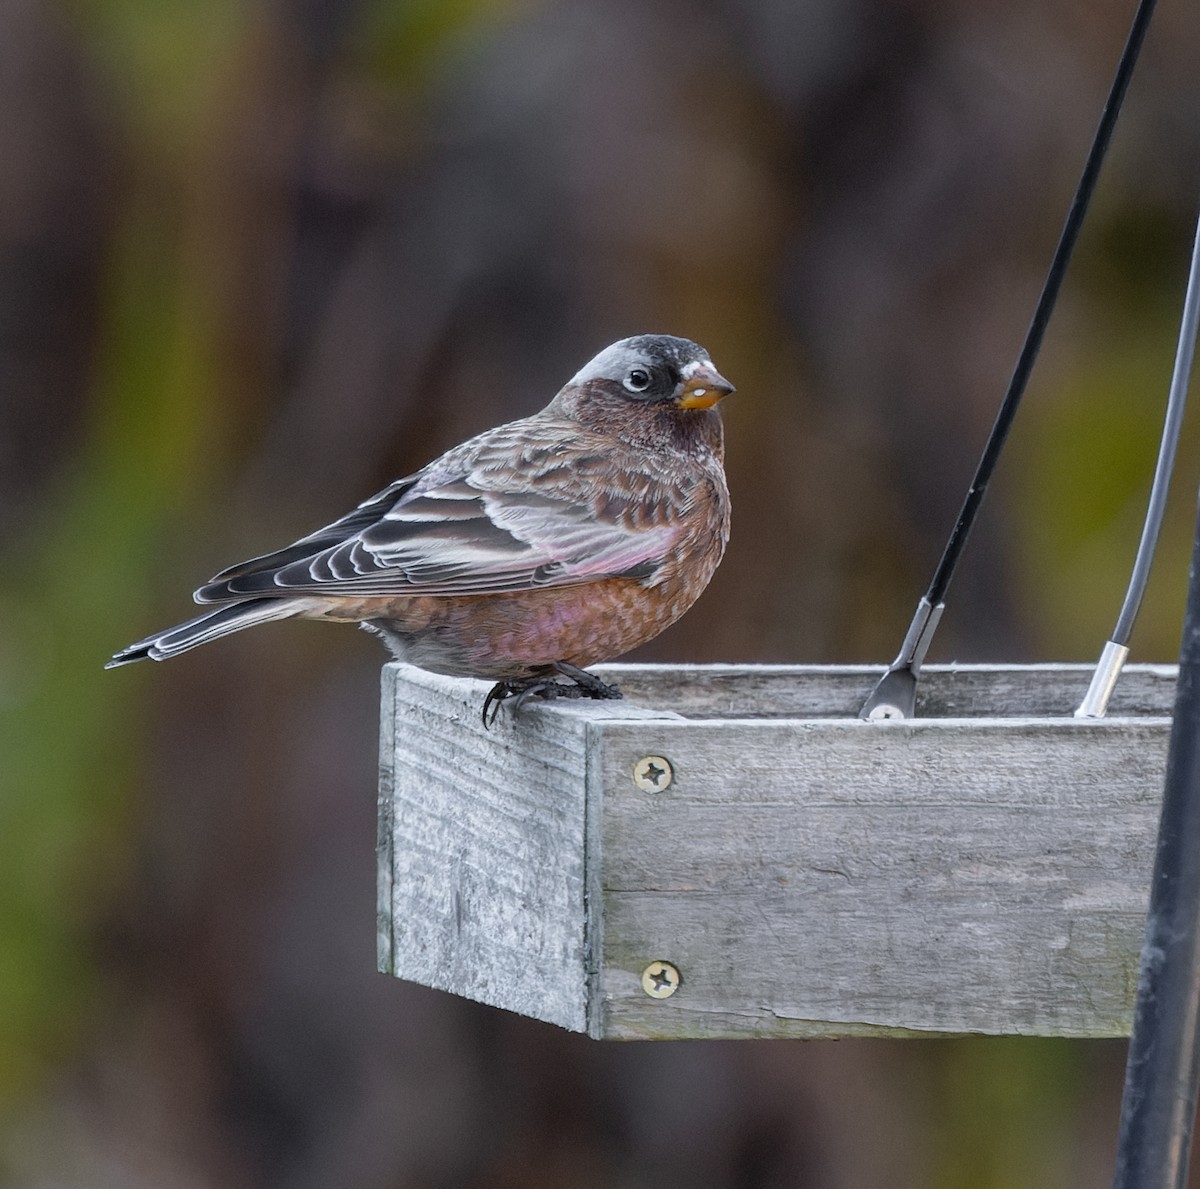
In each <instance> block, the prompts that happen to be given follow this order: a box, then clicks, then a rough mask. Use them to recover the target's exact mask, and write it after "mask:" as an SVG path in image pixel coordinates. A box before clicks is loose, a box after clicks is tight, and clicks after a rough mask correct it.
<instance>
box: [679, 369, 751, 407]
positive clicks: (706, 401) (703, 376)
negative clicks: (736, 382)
mask: <svg viewBox="0 0 1200 1189" xmlns="http://www.w3.org/2000/svg"><path fill="white" fill-rule="evenodd" d="M735 391H737V390H736V389H735V388H734V386H733V385H732V384H731V383H730V382H729V381H728V380H727V379H725V377H724V376H722V375H721V373H720V372H719V371H717V369H716V368H715V367H713V366H712V364H711V363H710V364H702V363H698V364H694V365H693V366H692V370H691V372H690V374H688V375H687V376H686V377H685V378H684V385H683V391H682V392H681V393H680V394H679V395H678V396H677V397H676V398H675V403H676V404H677V405H678V406H679V407H680V408H681V409H711V408H712V407H713V405H715V404H716V403H717V401H719V400H722V399H724V398H725V397H727V396H728V395H729V394H730V393H731V392H735Z"/></svg>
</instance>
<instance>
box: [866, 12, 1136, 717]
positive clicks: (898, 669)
mask: <svg viewBox="0 0 1200 1189" xmlns="http://www.w3.org/2000/svg"><path fill="white" fill-rule="evenodd" d="M1154 5H1155V0H1140V3H1139V4H1138V7H1137V11H1136V13H1135V14H1134V17H1133V24H1132V25H1131V26H1130V30H1129V36H1128V38H1127V39H1126V41H1125V48H1124V50H1123V51H1122V52H1121V58H1120V61H1119V62H1118V63H1117V70H1116V74H1115V75H1114V77H1113V81H1112V87H1111V88H1110V89H1109V93H1108V99H1107V100H1106V101H1105V104H1104V110H1103V112H1102V113H1101V115H1100V122H1099V124H1098V125H1097V127H1096V134H1095V136H1094V138H1093V139H1092V147H1091V149H1090V151H1089V152H1088V155H1087V160H1086V161H1085V162H1084V166H1083V173H1082V174H1081V175H1080V178H1079V185H1078V186H1077V187H1076V190H1075V197H1074V198H1073V199H1072V200H1071V207H1070V209H1069V210H1068V211H1067V218H1066V221H1065V222H1064V224H1063V229H1062V233H1061V235H1060V236H1059V240H1058V246H1057V248H1055V251H1054V257H1053V259H1052V260H1051V262H1050V270H1049V272H1048V273H1047V274H1046V281H1045V284H1044V285H1043V287H1042V293H1041V296H1040V297H1039V298H1038V303H1037V307H1036V308H1035V310H1034V313H1033V319H1032V321H1031V322H1030V324H1029V329H1028V331H1027V332H1026V334H1025V342H1024V345H1023V346H1022V347H1021V353H1020V355H1019V356H1018V357H1017V362H1016V366H1015V367H1014V368H1013V373H1012V378H1011V379H1010V380H1009V382H1008V390H1007V391H1006V392H1005V394H1004V400H1003V401H1002V402H1001V404H1000V411H999V412H998V413H997V414H996V421H995V424H994V425H993V426H992V432H991V433H990V435H989V436H988V440H987V443H986V444H985V446H984V448H983V455H982V457H981V458H980V460H979V465H978V467H977V468H976V470H975V477H974V479H972V481H971V486H970V487H969V488H968V490H967V495H966V499H965V500H964V501H963V506H962V510H961V511H960V512H959V514H958V520H957V522H956V523H955V525H954V528H953V530H952V531H951V533H950V539H949V540H948V541H947V542H946V548H945V551H944V552H943V553H942V559H941V561H940V562H938V566H937V569H936V570H935V571H934V574H933V580H932V581H931V582H930V584H929V589H928V590H927V591H926V592H925V594H924V596H923V597H922V598H921V601H920V602H919V603H918V604H917V609H916V613H915V614H914V615H913V619H912V623H911V624H910V625H909V628H908V633H907V635H906V636H905V637H904V643H903V644H902V645H901V647H900V654H899V655H898V656H897V657H896V659H895V660H894V661H893V662H892V664H891V665H890V667H889V668H888V671H887V672H886V673H885V674H884V675H883V676H882V677H881V678H880V680H879V683H878V684H877V685H876V686H875V688H874V690H873V691H872V692H871V695H870V697H868V698H867V700H866V702H865V703H864V704H863V707H862V710H860V711H859V714H860V716H861V717H862V718H871V719H875V718H911V717H912V714H913V710H914V707H915V704H916V696H917V675H918V674H919V673H920V670H921V663H922V662H923V661H924V659H925V653H926V652H927V651H928V649H929V644H930V641H931V640H932V639H933V634H934V632H935V631H936V630H937V625H938V621H939V620H940V619H941V617H942V611H943V610H944V609H945V596H946V590H947V588H948V587H949V585H950V580H951V578H953V577H954V571H955V567H956V566H957V565H958V559H959V556H960V555H961V554H962V551H963V547H964V546H965V545H966V543H967V537H968V536H969V535H970V532H971V528H972V526H973V525H974V523H975V518H976V516H977V514H978V512H979V506H980V504H981V503H982V502H983V497H984V495H985V493H986V492H987V486H988V483H989V481H990V480H991V477H992V472H993V471H994V470H995V469H996V463H997V462H998V461H999V458H1000V452H1001V450H1003V448H1004V443H1005V440H1006V439H1007V437H1008V431H1009V429H1010V428H1011V427H1012V422H1013V418H1014V417H1015V416H1016V414H1017V408H1018V406H1019V405H1020V403H1021V397H1022V396H1023V395H1024V394H1025V388H1026V385H1027V384H1028V383H1029V374H1030V372H1031V371H1032V370H1033V364H1034V360H1035V359H1036V358H1037V354H1038V350H1039V349H1040V348H1041V345H1042V339H1043V337H1044V336H1045V333H1046V324H1047V323H1048V322H1049V321H1050V315H1051V313H1052V312H1053V310H1054V303H1055V302H1056V301H1057V299H1058V291H1059V289H1060V288H1061V286H1062V279H1063V276H1064V274H1065V273H1066V271H1067V265H1068V264H1069V263H1070V260H1071V253H1072V252H1073V251H1074V249H1075V242H1076V240H1077V239H1078V238H1079V230H1080V228H1081V227H1082V225H1083V218H1084V215H1085V214H1086V213H1087V209H1088V204H1089V202H1090V201H1091V198H1092V193H1093V191H1094V190H1095V188H1096V180H1097V178H1098V177H1099V175H1100V166H1101V163H1102V162H1103V161H1104V155H1105V153H1106V152H1107V150H1108V144H1109V141H1110V140H1111V139H1112V130H1113V127H1114V125H1115V124H1116V122H1117V116H1118V115H1119V114H1120V111H1121V104H1122V102H1123V101H1124V99H1125V92H1126V91H1127V90H1128V89H1129V80H1130V78H1131V77H1132V76H1133V68H1134V66H1135V64H1136V63H1137V59H1138V54H1139V52H1140V51H1141V48H1142V42H1143V41H1144V40H1145V37H1146V29H1147V28H1148V27H1149V24H1150V17H1151V16H1152V15H1153V12H1154Z"/></svg>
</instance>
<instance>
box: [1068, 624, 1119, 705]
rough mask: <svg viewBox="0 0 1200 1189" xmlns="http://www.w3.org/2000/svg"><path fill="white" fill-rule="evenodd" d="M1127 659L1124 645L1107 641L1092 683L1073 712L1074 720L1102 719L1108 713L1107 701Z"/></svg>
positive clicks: (1093, 674) (1097, 663)
mask: <svg viewBox="0 0 1200 1189" xmlns="http://www.w3.org/2000/svg"><path fill="white" fill-rule="evenodd" d="M1128 658H1129V649H1128V648H1126V647H1125V645H1124V644H1116V643H1114V642H1113V641H1112V640H1109V641H1108V643H1107V644H1105V645H1104V651H1103V652H1101V653H1100V659H1099V660H1098V661H1097V662H1096V668H1095V671H1094V672H1093V673H1092V683H1091V685H1089V686H1088V691H1087V693H1086V694H1085V695H1084V698H1083V701H1082V702H1080V703H1079V709H1078V710H1076V711H1075V717H1076V718H1103V717H1104V715H1105V713H1106V712H1107V711H1108V700H1109V698H1111V697H1112V694H1113V690H1114V689H1116V686H1117V678H1118V677H1120V676H1121V670H1122V669H1123V668H1124V667H1125V661H1126V660H1127V659H1128Z"/></svg>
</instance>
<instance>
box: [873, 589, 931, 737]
mask: <svg viewBox="0 0 1200 1189" xmlns="http://www.w3.org/2000/svg"><path fill="white" fill-rule="evenodd" d="M945 609H946V604H945V603H938V604H937V605H936V606H935V605H934V604H932V603H930V601H929V600H928V599H926V598H923V599H922V600H921V601H920V602H919V603H918V604H917V610H916V613H915V614H914V615H913V619H912V623H911V624H909V626H908V632H907V634H906V635H905V637H904V643H903V644H902V645H901V646H900V655H899V656H898V657H896V659H895V660H894V661H893V662H892V663H891V665H890V666H889V667H888V671H887V672H886V673H884V675H883V676H882V677H881V678H880V679H879V681H878V682H877V683H876V685H875V688H874V689H873V690H872V691H871V695H870V697H868V698H867V700H866V701H865V702H864V703H863V706H862V709H861V710H860V711H859V712H858V717H859V718H862V719H866V720H867V721H869V722H880V721H883V720H886V719H893V718H912V717H913V714H914V713H915V712H916V706H917V676H918V674H919V673H920V672H921V665H922V664H923V663H924V661H925V654H926V653H927V652H928V651H929V644H930V641H931V640H932V639H933V633H934V632H935V631H937V625H938V621H939V620H940V619H941V618H942V612H943V611H945Z"/></svg>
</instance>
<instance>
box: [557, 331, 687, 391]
mask: <svg viewBox="0 0 1200 1189" xmlns="http://www.w3.org/2000/svg"><path fill="white" fill-rule="evenodd" d="M707 359H708V352H707V351H706V350H705V349H704V348H703V347H701V346H700V345H699V344H698V343H693V342H692V340H691V339H681V338H676V336H675V335H673V334H639V335H634V336H633V337H632V338H628V339H620V340H618V341H617V342H615V343H613V344H612V346H610V347H605V348H604V350H603V351H601V352H600V354H599V355H597V356H596V357H595V358H594V359H590V360H588V362H587V363H585V364H584V365H583V367H581V368H580V369H579V371H577V372H576V373H575V375H573V376H572V377H571V378H570V380H568V381H567V384H568V386H571V385H574V384H586V383H587V382H588V381H589V380H621V379H623V378H624V377H625V376H626V374H627V373H628V372H629V369H630V368H631V367H637V366H638V365H639V364H640V365H642V366H644V367H646V366H649V367H653V366H655V365H657V366H660V367H661V366H662V365H663V364H669V365H671V366H672V367H673V368H674V369H675V370H676V371H682V369H683V368H684V367H686V366H687V364H689V363H697V362H699V361H700V360H707Z"/></svg>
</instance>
